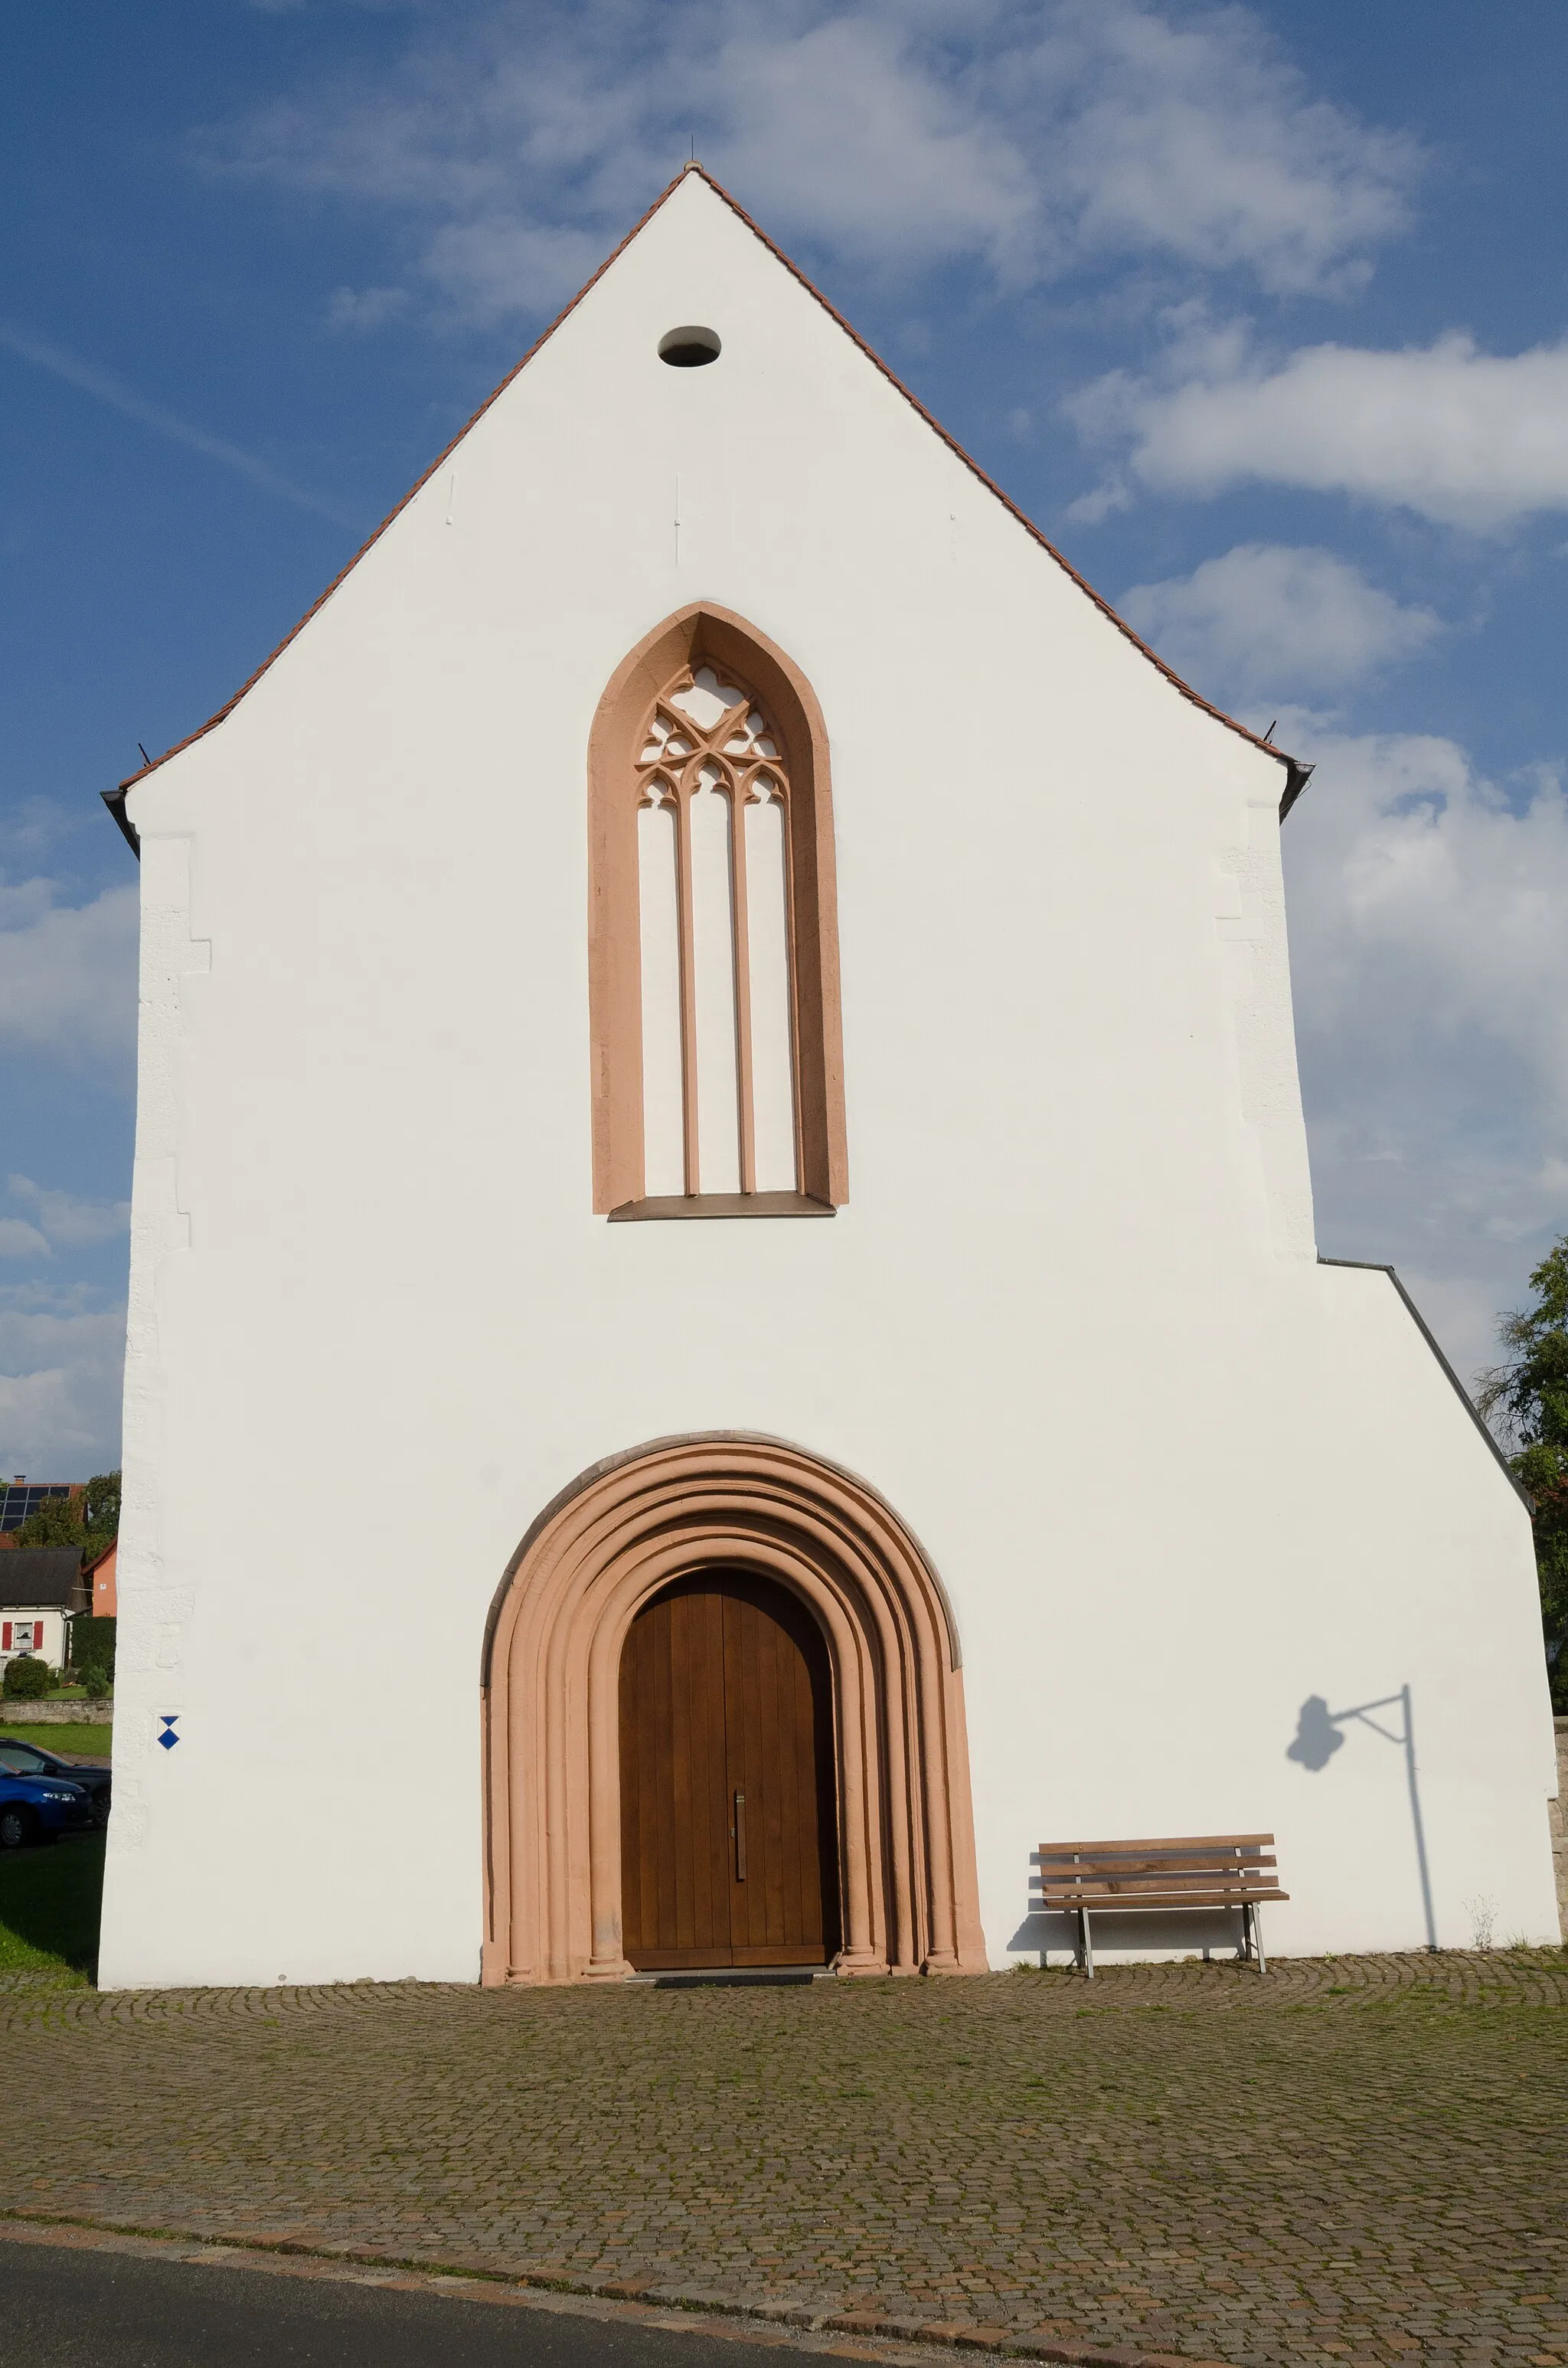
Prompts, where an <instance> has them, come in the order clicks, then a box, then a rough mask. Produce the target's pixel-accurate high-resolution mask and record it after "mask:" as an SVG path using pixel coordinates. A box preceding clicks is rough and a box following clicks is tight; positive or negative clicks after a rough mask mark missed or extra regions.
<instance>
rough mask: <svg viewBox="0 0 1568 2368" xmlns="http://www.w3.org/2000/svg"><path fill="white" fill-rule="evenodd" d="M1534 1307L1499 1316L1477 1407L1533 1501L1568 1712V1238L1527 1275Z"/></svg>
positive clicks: (1559, 1704)
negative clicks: (1496, 1358) (1492, 1359)
mask: <svg viewBox="0 0 1568 2368" xmlns="http://www.w3.org/2000/svg"><path fill="white" fill-rule="evenodd" d="M1530 1288H1531V1289H1532V1291H1533V1292H1535V1294H1536V1298H1535V1304H1534V1305H1533V1306H1532V1307H1525V1308H1516V1309H1514V1310H1513V1311H1512V1312H1511V1313H1510V1314H1508V1315H1501V1316H1499V1317H1498V1319H1497V1340H1498V1345H1499V1347H1500V1348H1501V1349H1503V1351H1504V1356H1503V1361H1502V1362H1501V1363H1500V1364H1497V1365H1494V1366H1492V1367H1491V1368H1490V1370H1489V1371H1488V1372H1484V1373H1481V1374H1479V1375H1478V1376H1477V1384H1478V1385H1477V1390H1476V1404H1477V1405H1478V1406H1480V1408H1481V1411H1482V1413H1483V1415H1484V1416H1485V1417H1486V1418H1487V1420H1488V1421H1489V1422H1491V1423H1493V1424H1494V1426H1495V1428H1496V1429H1497V1430H1498V1431H1499V1432H1500V1433H1501V1435H1502V1437H1503V1438H1504V1440H1506V1442H1507V1443H1508V1444H1509V1445H1510V1446H1511V1447H1512V1449H1513V1452H1512V1454H1511V1455H1510V1456H1509V1458H1508V1461H1509V1463H1511V1464H1512V1466H1513V1468H1514V1470H1515V1471H1516V1472H1517V1474H1518V1476H1519V1481H1520V1484H1521V1486H1524V1487H1525V1488H1527V1489H1528V1492H1529V1494H1530V1496H1531V1497H1533V1498H1534V1499H1535V1559H1536V1570H1537V1573H1538V1575H1539V1577H1540V1615H1541V1623H1542V1626H1543V1628H1544V1630H1545V1633H1546V1657H1547V1664H1548V1667H1549V1668H1550V1669H1551V1706H1552V1708H1553V1710H1555V1711H1557V1712H1559V1713H1568V1234H1564V1235H1562V1237H1561V1238H1560V1239H1559V1240H1558V1242H1557V1243H1556V1245H1555V1246H1554V1247H1553V1248H1551V1250H1550V1251H1549V1252H1548V1253H1547V1255H1546V1257H1545V1258H1542V1260H1541V1262H1540V1265H1539V1266H1538V1267H1537V1268H1536V1269H1535V1271H1534V1273H1533V1274H1532V1275H1531V1276H1530Z"/></svg>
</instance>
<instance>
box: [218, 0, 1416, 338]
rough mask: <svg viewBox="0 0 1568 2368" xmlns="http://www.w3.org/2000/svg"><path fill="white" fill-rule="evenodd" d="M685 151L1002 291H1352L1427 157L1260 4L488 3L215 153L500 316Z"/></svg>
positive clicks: (800, 214) (747, 184) (840, 249)
mask: <svg viewBox="0 0 1568 2368" xmlns="http://www.w3.org/2000/svg"><path fill="white" fill-rule="evenodd" d="M688 131H689V132H691V133H692V134H694V135H695V136H696V138H697V141H698V146H699V154H700V155H701V157H702V159H703V161H704V163H705V164H707V165H710V167H711V168H712V169H713V170H714V171H715V172H716V173H717V174H718V176H720V177H721V178H722V179H723V180H724V181H726V182H727V183H728V185H729V186H731V187H732V188H733V189H734V190H735V192H736V194H737V195H738V196H739V197H740V198H741V199H743V200H744V202H745V203H747V204H748V205H750V206H752V207H753V208H755V209H756V211H757V212H758V214H759V216H760V217H761V219H762V220H763V221H764V222H766V223H767V226H768V228H769V229H771V230H774V231H775V232H777V233H778V234H780V235H781V236H783V237H784V238H786V239H792V240H804V241H806V242H808V243H809V244H811V245H815V246H821V247H823V248H825V249H826V250H827V251H829V252H831V253H833V254H835V256H840V257H842V258H843V259H845V260H846V261H849V262H852V263H856V264H858V265H860V266H862V267H864V268H871V269H874V270H879V271H893V272H901V273H907V272H909V271H913V270H922V269H925V268H929V267H932V266H938V265H941V264H944V263H952V262H965V263H970V264H972V265H977V266H979V267H980V268H982V269H983V271H985V272H986V273H987V274H988V275H989V276H990V277H991V279H993V281H994V283H996V284H998V285H1001V286H1012V287H1016V286H1018V285H1021V284H1026V283H1028V282H1030V281H1032V280H1035V279H1040V278H1042V277H1045V276H1049V275H1051V274H1055V273H1059V272H1061V271H1062V270H1064V269H1066V268H1071V267H1072V266H1073V265H1074V264H1075V263H1081V262H1085V261H1088V260H1091V259H1093V258H1096V257H1103V256H1140V257H1147V258H1152V259H1153V260H1154V261H1155V262H1156V263H1157V264H1159V265H1160V266H1162V267H1163V268H1166V269H1169V268H1177V269H1182V270H1192V269H1198V270H1202V271H1215V270H1220V271H1228V270H1234V271H1239V272H1241V273H1244V274H1245V275H1247V276H1248V277H1249V278H1250V279H1252V280H1254V281H1255V282H1256V284H1258V285H1259V286H1261V287H1263V288H1264V289H1267V290H1275V291H1286V292H1293V293H1300V292H1302V291H1310V292H1316V293H1323V294H1334V293H1340V292H1343V291H1344V290H1346V289H1348V288H1350V287H1353V286H1356V285H1358V284H1359V283H1360V281H1361V280H1362V279H1364V278H1365V276H1366V272H1367V269H1368V268H1369V265H1368V254H1369V249H1370V248H1371V247H1372V246H1374V245H1376V244H1377V243H1378V242H1379V241H1381V240H1382V239H1385V238H1387V237H1389V236H1390V235H1392V234H1393V233H1396V232H1397V231H1399V230H1400V229H1401V228H1402V227H1403V224H1404V222H1405V220H1406V207H1407V192H1408V190H1409V188H1410V186H1411V184H1412V182H1413V180H1414V178H1415V174H1416V172H1417V170H1418V167H1419V163H1420V159H1419V156H1418V154H1417V152H1416V150H1415V145H1414V143H1413V142H1409V141H1408V140H1405V139H1403V138H1401V137H1399V136H1397V135H1395V134H1392V133H1389V132H1387V131H1379V130H1376V129H1374V128H1369V127H1368V126H1367V125H1365V124H1363V123H1361V122H1360V121H1359V120H1358V119H1357V118H1355V117H1354V116H1352V115H1351V114H1349V113H1348V112H1346V110H1344V109H1342V108H1335V107H1333V106H1330V105H1328V104H1326V103H1324V101H1322V100H1316V99H1314V98H1313V97H1312V94H1311V92H1310V90H1309V88H1308V86H1307V85H1306V83H1305V82H1304V80H1303V78H1302V76H1301V74H1299V73H1298V72H1297V71H1296V70H1295V69H1294V68H1293V67H1292V66H1291V65H1290V63H1289V61H1288V60H1287V59H1286V57H1285V56H1284V54H1283V53H1282V51H1280V50H1279V49H1278V45H1277V44H1276V43H1274V41H1273V40H1272V39H1271V37H1270V36H1269V35H1268V33H1267V28H1265V27H1264V26H1263V24H1262V22H1261V21H1260V19H1259V18H1258V17H1256V16H1254V15H1253V14H1252V13H1251V12H1250V11H1248V10H1246V9H1244V8H1241V7H1236V6H1229V7H1219V8H1200V9H1197V10H1192V9H1186V8H1184V9H1182V10H1180V11H1175V10H1169V9H1167V10H1162V9H1160V8H1158V7H1156V6H1150V5H1146V0H1142V4H1141V0H1033V4H1032V5H1026V0H922V5H920V6H910V5H908V0H858V5H853V6H844V5H842V0H841V5H837V6H834V5H832V4H831V0H774V5H771V6H764V5H762V0H674V5H671V6H666V7H664V8H661V9H657V10H645V11H642V12H637V13H635V14H633V13H632V12H629V11H628V9H627V8H626V7H625V6H623V5H620V0H589V5H586V6H577V5H574V6H567V5H565V0H555V5H553V6H540V5H538V0H529V5H528V6H522V5H519V0H496V5H493V6H483V7H481V8H479V9H478V10H476V11H473V12H469V13H467V14H465V16H464V17H463V18H462V19H461V20H460V22H459V23H458V24H457V25H455V26H454V24H453V23H452V22H451V20H449V19H446V20H443V19H439V18H438V19H437V20H436V24H435V25H434V27H432V25H431V24H430V23H429V22H426V24H424V25H422V26H421V28H419V30H418V31H417V32H416V34H415V37H414V40H413V41H412V44H411V46H410V47H409V49H408V50H407V51H405V52H404V53H403V56H402V58H401V59H399V60H398V61H397V62H396V63H394V64H393V65H392V67H391V68H390V69H381V68H377V69H369V70H366V71H365V72H363V73H362V74H358V75H357V76H355V77H353V78H350V79H348V80H345V81H341V82H339V83H338V84H336V85H334V86H330V87H324V88H312V89H311V90H308V91H305V92H301V94H300V95H299V96H297V97H294V98H291V99H290V100H288V101H285V102H282V103H278V104H274V105H270V106H268V107H266V108H262V109H259V110H257V111H256V112H255V113H253V114H252V115H251V116H250V117H248V118H247V119H245V120H243V121H242V122H241V123H239V124H238V125H237V126H235V127H233V128H232V129H230V130H229V131H226V132H223V133H220V134H214V135H211V136H210V139H209V141H208V142H207V143H206V154H207V157H208V160H209V162H210V163H211V164H212V165H215V166H217V167H218V168H220V169H230V170H239V171H244V172H248V173H252V174H256V175H261V176H266V177H267V178H269V179H271V180H273V181H276V182H279V183H282V184H284V185H287V186H290V187H292V188H298V189H301V190H306V191H310V192H312V193H317V194H319V193H330V194H333V195H335V196H338V197H340V198H343V199H349V200H352V201H354V202H355V203H357V204H363V203H365V202H366V201H369V202H371V203H374V204H377V205H381V206H385V207H390V208H392V209H395V210H396V211H398V212H399V213H400V214H401V216H402V217H403V221H404V223H405V226H406V235H407V238H408V242H409V247H410V253H411V258H412V262H413V266H414V268H415V270H417V271H418V272H420V273H422V274H423V275H424V277H425V278H426V279H427V280H428V281H429V282H430V283H431V284H432V285H433V286H434V287H435V289H437V290H438V291H439V292H440V294H441V295H442V296H443V297H444V298H445V299H447V300H448V301H449V302H450V303H452V304H453V305H455V306H456V307H458V308H459V309H460V310H462V311H464V312H466V313H470V314H472V315H474V316H477V317H481V318H485V317H488V318H495V317H501V316H504V315H506V314H507V313H516V312H532V311H535V310H537V309H538V308H539V307H540V306H541V305H544V304H546V303H549V302H556V301H558V300H560V299H561V298H562V297H563V296H565V295H566V294H568V293H570V292H571V290H572V289H573V288H574V286H575V285H577V284H578V283H579V281H580V279H582V277H584V276H585V272H586V270H588V269H590V268H592V266H593V264H594V263H596V262H597V260H598V259H599V257H600V256H602V254H603V252H604V250H605V247H606V245H608V242H609V241H610V240H611V239H612V238H613V237H614V236H616V235H619V233H620V231H622V230H623V229H624V228H625V227H626V225H627V223H628V222H630V221H631V219H632V218H633V217H634V215H635V214H636V213H637V212H638V211H640V210H641V208H642V206H643V205H644V204H646V202H647V201H648V199H649V198H650V197H651V196H652V195H653V192H654V191H655V190H656V189H657V188H659V187H660V186H661V185H662V184H663V183H664V182H665V180H667V179H668V178H669V177H670V176H671V175H672V173H673V172H674V171H675V170H676V168H677V166H678V165H679V164H680V163H681V162H682V161H683V159H684V156H685V154H686V138H687V132H688ZM371 292H372V293H376V292H378V291H371Z"/></svg>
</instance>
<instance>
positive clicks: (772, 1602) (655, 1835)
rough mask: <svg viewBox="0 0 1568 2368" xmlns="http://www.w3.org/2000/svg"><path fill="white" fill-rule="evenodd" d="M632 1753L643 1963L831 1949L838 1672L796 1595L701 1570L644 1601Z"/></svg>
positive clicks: (623, 1732)
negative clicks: (741, 1804) (740, 1826)
mask: <svg viewBox="0 0 1568 2368" xmlns="http://www.w3.org/2000/svg"><path fill="white" fill-rule="evenodd" d="M620 1768H621V1853H622V1866H621V1892H622V1944H623V1946H624V1948H625V1951H626V1954H627V1956H628V1957H629V1958H630V1959H631V1963H632V1964H634V1965H635V1966H637V1967H638V1968H639V1969H640V1970H645V1971H649V1972H656V1971H662V1970H665V1969H668V1970H676V1969H678V1968H683V1967H691V1966H699V1965H729V1964H736V1965H764V1964H768V1965H773V1964H777V1965H792V1964H825V1963H827V1962H828V1960H829V1959H830V1958H831V1957H832V1955H833V1953H834V1952H835V1950H836V1948H837V1946H838V1939H839V1933H838V1871H837V1854H836V1827H837V1819H836V1816H835V1804H834V1759H833V1725H832V1677H831V1672H830V1669H829V1666H828V1658H827V1649H826V1645H825V1644H824V1639H823V1636H822V1633H821V1631H820V1629H819V1628H818V1626H817V1624H816V1622H815V1620H814V1619H813V1618H812V1614H811V1612H810V1611H808V1610H807V1608H806V1606H805V1605H804V1604H803V1603H802V1602H801V1600H800V1599H799V1598H798V1597H797V1596H795V1595H794V1594H793V1593H791V1591H790V1589H789V1588H785V1587H781V1586H779V1585H778V1584H777V1583H776V1582H774V1581H772V1580H769V1579H764V1578H754V1577H751V1576H750V1575H749V1574H748V1573H746V1572H744V1571H702V1572H699V1573H697V1574H694V1575H693V1576H692V1577H689V1578H684V1579H678V1580H676V1583H675V1584H674V1586H672V1587H669V1588H665V1590H664V1592H663V1593H662V1594H660V1595H658V1596H655V1597H654V1599H653V1601H652V1602H651V1603H648V1604H645V1605H644V1606H643V1608H642V1611H640V1612H639V1613H638V1615H637V1618H636V1619H635V1620H634V1621H633V1622H632V1623H631V1629H630V1630H629V1632H628V1634H627V1639H626V1645H625V1647H624V1650H623V1652H622V1656H621V1665H620ZM737 1792H739V1793H744V1795H745V1823H746V1835H745V1840H746V1849H745V1854H744V1876H743V1874H742V1873H741V1871H740V1870H741V1861H740V1859H739V1858H738V1856H737V1850H736V1839H737V1837H736V1833H735V1822H736V1820H735V1805H734V1796H735V1794H736V1793H737Z"/></svg>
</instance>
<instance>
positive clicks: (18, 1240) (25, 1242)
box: [0, 1217, 49, 1258]
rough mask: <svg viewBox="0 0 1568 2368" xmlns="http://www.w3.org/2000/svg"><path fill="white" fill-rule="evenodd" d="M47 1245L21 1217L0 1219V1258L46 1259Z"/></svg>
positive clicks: (41, 1236)
mask: <svg viewBox="0 0 1568 2368" xmlns="http://www.w3.org/2000/svg"><path fill="white" fill-rule="evenodd" d="M48 1256H49V1244H48V1243H47V1241H45V1239H44V1237H43V1235H41V1234H40V1232H39V1229H38V1227H37V1226H36V1225H29V1224H27V1222H26V1221H25V1219H23V1218H21V1217H0V1258H47V1257H48Z"/></svg>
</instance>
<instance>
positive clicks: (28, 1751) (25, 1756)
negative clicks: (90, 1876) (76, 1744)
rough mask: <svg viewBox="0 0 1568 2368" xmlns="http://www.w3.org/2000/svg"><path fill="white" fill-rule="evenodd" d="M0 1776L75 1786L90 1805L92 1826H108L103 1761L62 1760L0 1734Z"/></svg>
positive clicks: (108, 1781)
mask: <svg viewBox="0 0 1568 2368" xmlns="http://www.w3.org/2000/svg"><path fill="white" fill-rule="evenodd" d="M0 1776H52V1777H57V1778H60V1779H62V1780H63V1782H65V1783H67V1784H79V1785H80V1786H81V1788H82V1790H83V1792H84V1793H85V1794H86V1796H87V1798H88V1800H89V1801H91V1803H92V1804H93V1823H94V1825H95V1826H107V1825H108V1810H109V1789H110V1786H111V1784H112V1783H113V1781H114V1780H113V1775H112V1771H111V1770H110V1766H109V1762H108V1760H107V1759H61V1757H60V1754H59V1753H58V1752H57V1751H45V1750H44V1749H43V1748H41V1746H40V1745H39V1744H36V1743H18V1742H17V1740H16V1738H15V1737H14V1736H9V1735H0Z"/></svg>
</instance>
